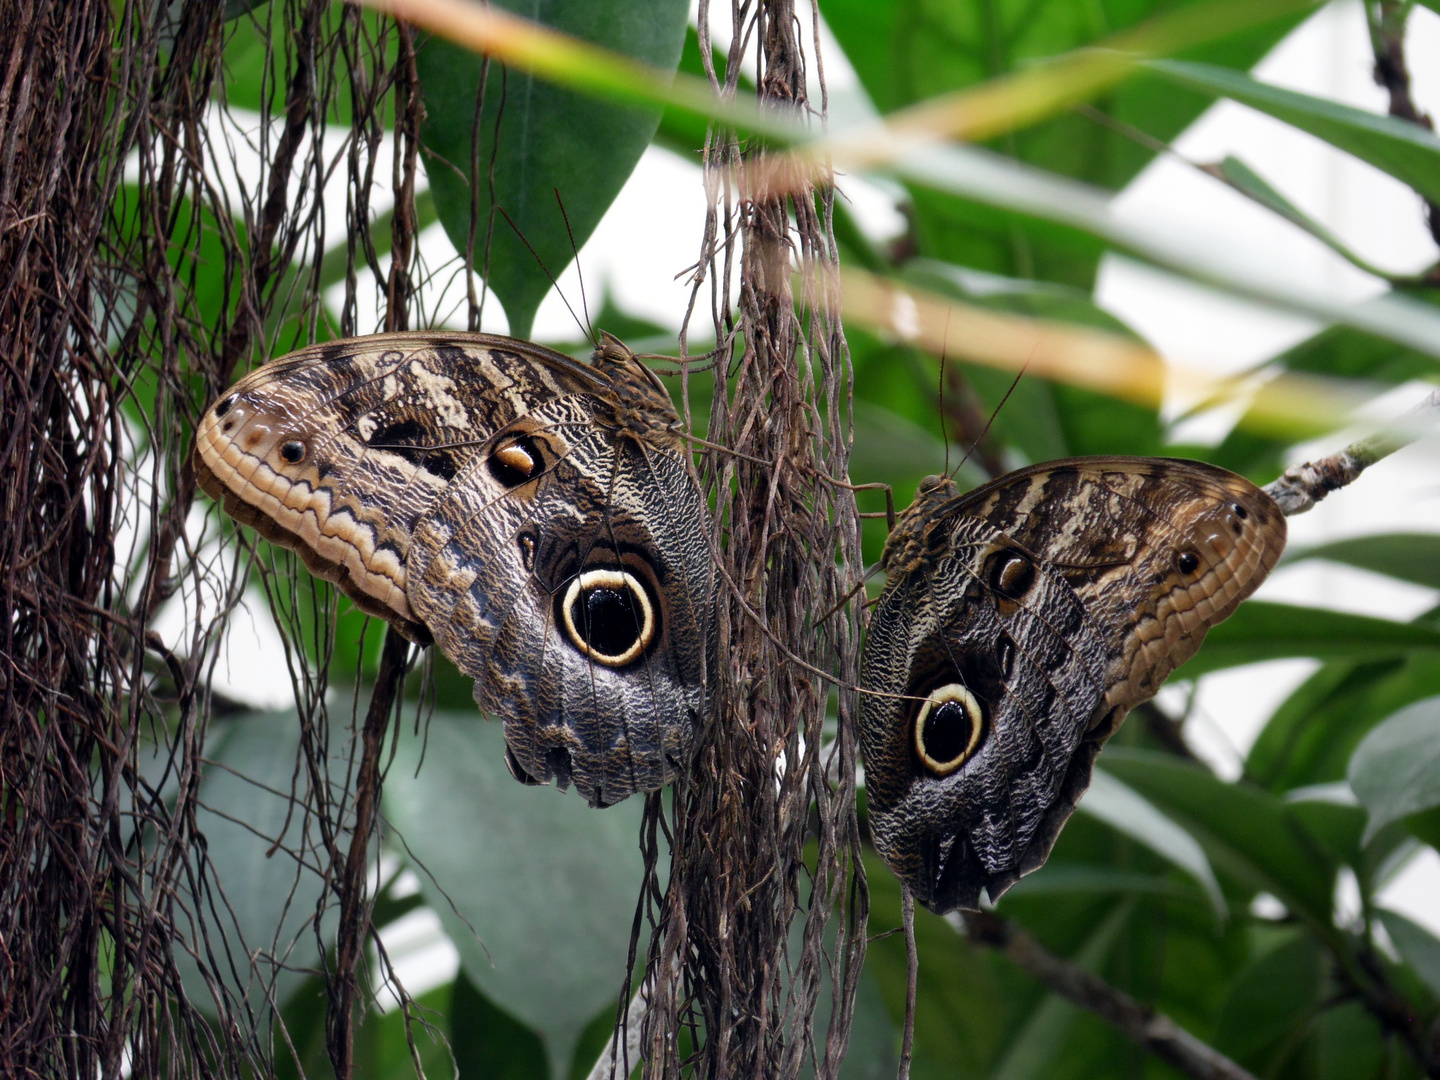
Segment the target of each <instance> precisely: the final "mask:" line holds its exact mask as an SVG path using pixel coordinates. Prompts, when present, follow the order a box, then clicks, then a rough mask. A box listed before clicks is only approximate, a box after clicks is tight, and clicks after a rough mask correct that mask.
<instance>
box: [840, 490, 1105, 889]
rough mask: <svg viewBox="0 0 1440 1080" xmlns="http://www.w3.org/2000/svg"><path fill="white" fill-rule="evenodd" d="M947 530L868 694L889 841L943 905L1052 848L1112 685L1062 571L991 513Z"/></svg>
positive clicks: (879, 819)
mask: <svg viewBox="0 0 1440 1080" xmlns="http://www.w3.org/2000/svg"><path fill="white" fill-rule="evenodd" d="M944 532H945V535H946V537H947V545H948V546H947V548H946V550H945V551H944V553H943V555H941V556H939V557H937V558H933V559H929V560H925V561H922V562H921V563H919V564H918V565H916V566H914V567H912V568H911V569H910V570H909V572H905V573H900V574H897V575H896V576H894V577H893V578H892V579H891V581H890V582H889V583H887V586H886V590H885V593H884V594H883V595H882V598H881V601H880V603H879V605H878V606H877V607H876V609H875V612H874V614H873V615H872V618H871V622H870V629H869V635H868V636H867V639H866V644H865V652H864V656H863V661H862V671H861V686H862V689H863V690H865V691H870V693H862V696H861V704H860V708H861V749H862V752H863V754H864V760H865V782H866V800H867V806H868V808H869V821H870V827H871V833H872V836H873V838H874V840H875V845H876V848H877V850H878V851H879V852H880V854H881V855H882V857H884V858H885V860H886V862H887V863H888V864H889V865H890V866H891V868H892V869H893V870H894V871H895V872H896V873H897V874H898V875H899V876H901V877H902V878H903V879H904V880H906V881H907V882H909V883H910V885H911V888H912V890H913V891H914V893H915V896H916V899H917V900H920V901H921V902H922V903H923V904H925V905H926V906H927V907H929V908H931V909H932V910H934V911H939V912H944V911H949V910H951V909H953V908H956V907H970V908H973V907H975V906H976V905H978V904H979V902H980V894H981V892H982V891H984V892H987V893H989V895H990V896H991V898H992V899H993V898H996V897H998V896H999V895H1000V894H1001V893H1002V892H1004V890H1005V889H1006V888H1007V887H1008V886H1009V885H1010V884H1012V883H1013V882H1014V881H1015V880H1016V879H1018V877H1019V876H1020V874H1021V873H1023V872H1024V871H1025V870H1028V869H1031V868H1033V865H1038V861H1036V860H1037V859H1038V860H1040V861H1043V854H1044V853H1046V852H1048V850H1049V846H1050V844H1051V843H1052V842H1053V839H1054V835H1053V832H1052V831H1051V830H1050V829H1049V828H1048V824H1047V823H1048V822H1049V821H1050V819H1051V817H1052V811H1054V812H1055V814H1058V816H1059V819H1060V820H1063V819H1064V817H1065V816H1068V813H1069V810H1070V809H1072V807H1070V806H1069V804H1068V803H1067V804H1066V805H1065V806H1064V807H1061V806H1060V804H1061V803H1062V802H1064V794H1063V793H1064V791H1066V790H1068V789H1067V788H1066V784H1067V775H1068V767H1069V765H1070V763H1071V761H1072V759H1073V757H1074V755H1075V754H1076V751H1077V748H1078V746H1079V745H1080V743H1081V742H1082V740H1083V739H1084V737H1085V732H1086V728H1087V725H1088V723H1089V721H1090V718H1091V716H1092V714H1093V712H1094V709H1095V708H1096V706H1097V703H1099V702H1100V701H1101V699H1102V696H1103V690H1104V684H1103V678H1102V660H1103V655H1104V648H1103V645H1102V643H1101V641H1100V639H1099V638H1098V637H1097V635H1096V632H1095V628H1094V627H1093V626H1092V625H1091V624H1090V623H1089V621H1088V620H1087V619H1086V617H1085V611H1084V607H1083V605H1082V604H1081V602H1080V600H1079V598H1078V597H1077V596H1076V595H1075V593H1074V590H1073V589H1071V588H1070V586H1069V585H1068V584H1067V583H1066V582H1065V580H1064V579H1063V578H1062V577H1059V576H1058V575H1055V574H1053V573H1051V572H1049V571H1048V570H1047V569H1046V568H1045V567H1043V566H1042V565H1039V564H1038V563H1037V562H1036V560H1035V559H1034V558H1033V557H1032V556H1030V555H1029V554H1028V553H1026V552H1025V551H1023V550H1022V549H1019V548H1018V547H1017V546H1016V545H1014V544H1013V543H1012V542H1010V541H1009V540H1008V538H1006V537H1005V536H1004V535H997V533H996V532H995V530H994V529H993V528H991V527H990V526H989V525H988V524H987V523H986V522H984V521H980V520H976V519H971V518H959V519H956V520H954V521H953V522H951V523H950V524H949V525H947V527H946V529H945V530H944ZM892 695H893V696H892ZM1037 847H1043V849H1044V851H1043V852H1039V853H1038V854H1037V852H1036V849H1037ZM1032 864H1033V865H1032Z"/></svg>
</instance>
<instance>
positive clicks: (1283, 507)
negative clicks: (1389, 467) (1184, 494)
mask: <svg viewBox="0 0 1440 1080" xmlns="http://www.w3.org/2000/svg"><path fill="white" fill-rule="evenodd" d="M1437 420H1440V390H1436V391H1434V392H1432V393H1431V394H1430V396H1429V397H1427V398H1426V399H1425V400H1424V401H1422V402H1421V403H1420V404H1419V405H1417V406H1415V408H1413V409H1411V410H1410V412H1409V413H1407V414H1406V415H1405V416H1404V417H1402V418H1401V420H1400V421H1399V422H1398V423H1397V424H1396V425H1395V427H1394V429H1393V430H1392V431H1388V432H1386V433H1385V434H1382V435H1372V436H1370V437H1369V438H1368V439H1361V440H1360V441H1359V442H1353V443H1351V444H1350V445H1349V446H1347V447H1345V449H1344V450H1341V451H1340V452H1339V453H1336V454H1331V455H1330V456H1329V457H1323V458H1320V459H1318V460H1316V461H1306V462H1303V463H1301V464H1299V465H1292V466H1290V468H1288V469H1286V470H1285V474H1284V475H1283V476H1281V477H1280V479H1278V480H1275V481H1274V482H1272V483H1270V484H1267V485H1266V486H1265V494H1267V495H1269V496H1270V497H1271V498H1272V499H1274V500H1275V502H1276V503H1278V504H1279V506H1280V512H1281V513H1282V514H1284V515H1285V516H1286V517H1293V516H1294V515H1296V514H1303V513H1305V511H1307V510H1309V509H1310V508H1311V507H1313V506H1314V505H1315V504H1316V503H1318V502H1319V501H1320V500H1321V499H1323V498H1325V496H1326V495H1329V494H1330V492H1332V491H1335V490H1337V489H1339V488H1342V487H1344V486H1345V485H1347V484H1349V483H1351V482H1352V481H1353V480H1354V479H1355V478H1356V477H1357V476H1359V475H1360V474H1361V473H1362V472H1364V471H1365V470H1366V469H1368V468H1369V467H1370V466H1371V465H1374V464H1375V463H1376V462H1377V461H1379V460H1381V459H1382V458H1386V457H1389V456H1390V455H1391V454H1393V453H1394V452H1395V451H1396V450H1399V449H1401V448H1402V447H1405V446H1409V445H1410V444H1411V443H1412V442H1414V441H1415V440H1416V439H1417V438H1418V437H1419V436H1420V434H1422V433H1423V432H1424V431H1425V430H1426V428H1427V426H1430V425H1434V424H1435V423H1436V421H1437Z"/></svg>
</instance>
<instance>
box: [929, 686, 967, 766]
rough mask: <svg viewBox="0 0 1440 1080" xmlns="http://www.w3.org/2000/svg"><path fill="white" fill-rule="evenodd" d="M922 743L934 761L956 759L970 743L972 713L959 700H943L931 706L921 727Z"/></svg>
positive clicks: (942, 763) (941, 762)
mask: <svg viewBox="0 0 1440 1080" xmlns="http://www.w3.org/2000/svg"><path fill="white" fill-rule="evenodd" d="M920 745H922V746H923V747H925V753H927V754H928V755H930V759H931V760H932V761H936V762H939V763H940V764H941V765H944V764H946V763H948V762H951V761H954V760H955V759H956V758H958V757H959V756H960V755H961V754H963V753H965V748H966V747H967V746H969V745H970V714H969V713H968V712H966V711H965V706H964V705H963V704H961V703H960V702H958V701H942V702H941V703H940V704H939V705H936V706H934V707H932V708H931V710H930V712H929V713H928V714H927V715H926V717H925V724H924V726H923V727H922V728H921V729H920Z"/></svg>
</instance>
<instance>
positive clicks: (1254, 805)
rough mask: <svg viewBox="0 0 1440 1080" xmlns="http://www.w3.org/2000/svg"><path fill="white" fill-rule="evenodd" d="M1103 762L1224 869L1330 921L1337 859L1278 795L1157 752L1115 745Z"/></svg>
mask: <svg viewBox="0 0 1440 1080" xmlns="http://www.w3.org/2000/svg"><path fill="white" fill-rule="evenodd" d="M1102 760H1103V762H1104V768H1105V771H1106V772H1108V773H1110V774H1112V775H1114V776H1118V777H1119V778H1120V779H1121V780H1123V781H1124V782H1125V783H1126V784H1128V785H1130V786H1131V787H1133V788H1134V789H1135V790H1137V791H1138V792H1140V793H1141V794H1142V795H1144V796H1145V797H1146V798H1148V799H1149V800H1150V801H1151V802H1153V803H1154V804H1155V805H1157V806H1159V807H1161V808H1162V809H1163V810H1164V811H1165V813H1166V814H1167V815H1168V816H1169V817H1170V818H1172V819H1173V820H1174V821H1175V822H1176V823H1177V824H1179V825H1180V826H1181V827H1183V828H1184V829H1185V830H1186V831H1188V832H1189V833H1190V834H1191V835H1192V836H1193V837H1195V839H1196V840H1198V841H1199V842H1200V844H1201V846H1202V847H1203V848H1204V849H1205V852H1206V854H1207V855H1208V856H1209V858H1210V861H1211V863H1212V864H1214V865H1215V866H1216V867H1217V868H1218V869H1220V870H1222V871H1225V872H1228V873H1230V874H1232V875H1234V876H1235V877H1237V878H1239V879H1240V880H1241V881H1242V882H1244V883H1245V884H1246V885H1248V886H1249V887H1251V888H1254V889H1259V890H1264V891H1266V892H1271V893H1274V894H1275V895H1276V896H1277V897H1279V898H1280V900H1281V902H1283V903H1284V904H1285V905H1286V906H1287V907H1289V908H1290V909H1291V910H1292V911H1296V912H1304V913H1307V914H1308V915H1309V916H1310V917H1311V918H1312V919H1314V920H1315V921H1316V922H1317V923H1319V924H1323V925H1326V926H1328V925H1329V923H1330V914H1331V912H1330V909H1331V888H1332V883H1333V880H1334V874H1335V864H1334V862H1333V861H1332V860H1331V859H1329V858H1327V857H1326V852H1325V851H1324V849H1323V848H1322V847H1321V846H1320V845H1319V844H1318V843H1316V841H1315V840H1314V839H1313V838H1311V837H1310V836H1309V835H1307V834H1306V832H1305V831H1304V830H1303V829H1302V828H1301V827H1300V825H1299V824H1298V823H1297V822H1296V820H1295V819H1294V818H1293V817H1292V816H1291V815H1290V814H1289V813H1287V809H1286V806H1285V804H1284V803H1283V802H1281V801H1280V800H1279V799H1278V798H1276V797H1275V796H1274V795H1271V794H1270V793H1269V792H1266V791H1261V790H1259V789H1257V788H1253V787H1251V786H1249V785H1247V784H1244V783H1239V784H1227V783H1225V782H1224V781H1223V780H1220V779H1218V778H1217V777H1216V776H1214V775H1213V774H1212V773H1211V772H1209V770H1207V769H1203V768H1201V767H1199V766H1196V765H1191V764H1189V763H1188V762H1183V761H1179V760H1177V759H1176V758H1174V757H1171V756H1170V755H1167V754H1161V753H1156V752H1154V751H1145V750H1132V749H1130V748H1128V747H1111V748H1110V749H1108V750H1107V751H1106V752H1105V755H1104V757H1103V758H1102Z"/></svg>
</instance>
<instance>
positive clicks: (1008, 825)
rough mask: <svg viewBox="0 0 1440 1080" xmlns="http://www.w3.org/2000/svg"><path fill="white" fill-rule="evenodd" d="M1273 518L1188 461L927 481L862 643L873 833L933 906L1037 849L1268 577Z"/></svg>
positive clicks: (958, 899) (1052, 467) (1082, 461)
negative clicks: (1142, 713)
mask: <svg viewBox="0 0 1440 1080" xmlns="http://www.w3.org/2000/svg"><path fill="white" fill-rule="evenodd" d="M1284 542H1285V520H1284V518H1283V516H1281V514H1280V512H1279V509H1278V508H1277V507H1276V506H1275V505H1274V503H1273V502H1272V501H1271V500H1270V499H1269V498H1268V497H1267V496H1266V495H1265V494H1264V493H1263V492H1261V491H1260V490H1259V489H1258V488H1256V487H1255V486H1254V485H1252V484H1250V483H1249V482H1248V481H1246V480H1244V479H1242V478H1240V477H1238V476H1234V475H1233V474H1231V473H1228V472H1225V471H1224V470H1222V469H1217V468H1214V467H1213V466H1208V465H1204V464H1201V463H1197V462H1184V461H1172V460H1165V459H1153V458H1079V459H1072V460H1068V461H1061V462H1051V463H1047V464H1045V465H1040V466H1035V467H1032V468H1029V469H1024V470H1021V471H1019V472H1016V473H1012V474H1010V475H1008V476H1005V477H1001V478H1000V479H998V480H996V481H994V482H993V483H991V484H988V485H986V486H985V487H983V488H980V489H977V490H976V491H974V492H971V493H969V494H968V495H964V496H958V495H956V494H954V489H953V488H952V487H947V486H945V485H937V486H934V487H932V488H931V489H930V490H929V491H922V495H921V498H920V499H918V500H917V502H916V505H915V506H913V507H912V508H911V509H910V510H909V511H907V513H906V517H905V519H903V520H902V522H901V523H900V525H899V526H898V527H897V529H896V533H895V535H894V536H893V537H892V540H891V543H890V544H888V545H887V548H886V556H885V561H886V570H887V575H888V576H889V581H888V583H887V585H886V589H885V591H884V593H883V594H882V597H881V600H880V602H879V604H878V605H877V607H876V610H875V613H874V615H873V617H872V619H871V623H870V629H869V633H868V637H867V640H866V646H865V655H864V659H863V663H862V675H861V684H862V687H863V688H864V689H865V690H866V691H867V693H865V694H864V695H863V696H862V699H861V717H862V729H861V740H862V750H863V752H864V758H865V775H866V797H867V805H868V807H869V813H870V822H871V831H872V834H873V835H874V838H875V843H876V847H877V848H878V849H879V850H880V852H881V854H882V855H883V856H884V857H885V858H886V860H887V862H889V864H890V865H891V867H892V869H894V870H895V872H896V873H897V874H899V875H900V876H901V877H902V878H904V879H905V880H907V881H908V882H909V883H910V884H911V886H912V887H913V888H914V890H915V893H916V896H917V898H919V899H920V900H922V902H924V903H926V904H927V905H928V906H930V907H932V908H934V909H935V910H938V911H946V910H950V909H951V908H955V907H968V908H974V907H975V906H976V905H977V904H978V902H979V893H980V890H981V889H982V888H984V889H985V890H986V891H987V893H988V894H989V896H990V897H991V899H995V898H997V897H998V896H999V895H1000V894H1001V893H1002V892H1003V891H1004V890H1005V889H1007V888H1008V887H1009V886H1010V885H1012V884H1013V883H1014V882H1015V881H1016V880H1018V879H1019V877H1020V876H1021V875H1023V874H1025V873H1028V872H1029V871H1031V870H1034V869H1036V868H1037V867H1039V866H1040V865H1041V864H1043V862H1044V861H1045V858H1046V856H1048V854H1049V852H1050V848H1051V846H1052V845H1053V844H1054V841H1055V838H1056V836H1057V835H1058V834H1059V831H1060V828H1061V826H1062V825H1063V824H1064V823H1065V820H1066V819H1067V818H1068V817H1069V815H1070V813H1071V811H1072V810H1073V809H1074V807H1075V804H1076V803H1077V802H1078V801H1079V798H1080V796H1081V795H1082V794H1083V793H1084V791H1085V789H1086V788H1087V787H1088V786H1089V782H1090V773H1091V769H1092V767H1093V764H1094V759H1095V755H1096V754H1097V753H1098V752H1099V750H1100V747H1101V746H1102V745H1103V744H1104V742H1105V740H1106V739H1107V738H1108V737H1109V736H1110V735H1111V734H1112V733H1113V732H1114V730H1115V729H1116V727H1118V725H1119V724H1120V722H1121V720H1123V719H1124V716H1125V714H1126V712H1128V711H1129V710H1130V709H1131V708H1133V707H1134V706H1135V705H1137V704H1139V703H1140V702H1142V701H1145V700H1148V699H1149V698H1150V697H1152V696H1153V695H1154V694H1155V692H1156V691H1157V690H1158V689H1159V687H1160V685H1161V684H1162V683H1163V682H1164V680H1165V678H1166V677H1167V676H1168V675H1169V674H1170V673H1171V672H1172V671H1173V670H1174V669H1175V668H1176V667H1178V666H1179V665H1180V664H1182V663H1183V662H1184V661H1185V660H1187V659H1189V658H1190V657H1191V656H1193V655H1194V653H1195V651H1196V650H1197V649H1198V648H1199V647H1200V644H1201V642H1202V641H1203V640H1204V637H1205V632H1206V631H1207V630H1208V629H1209V627H1211V626H1213V625H1215V624H1216V623H1218V622H1220V621H1222V620H1223V619H1225V618H1227V617H1228V616H1229V615H1230V614H1231V613H1232V612H1233V611H1234V610H1235V607H1236V606H1237V605H1238V604H1239V603H1240V601H1241V600H1243V599H1244V598H1245V597H1246V596H1249V595H1250V593H1251V592H1253V591H1254V590H1255V589H1256V588H1257V587H1258V586H1259V584H1260V582H1261V581H1263V580H1264V578H1265V576H1266V574H1268V573H1269V571H1270V569H1271V568H1272V567H1273V566H1274V565H1275V562H1276V560H1277V559H1278V558H1279V556H1280V552H1281V550H1282V549H1283V547H1284Z"/></svg>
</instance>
